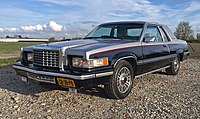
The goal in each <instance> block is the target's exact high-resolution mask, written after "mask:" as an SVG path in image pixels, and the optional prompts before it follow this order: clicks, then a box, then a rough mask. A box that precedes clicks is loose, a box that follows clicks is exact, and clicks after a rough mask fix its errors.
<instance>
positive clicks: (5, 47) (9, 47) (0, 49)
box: [0, 42, 44, 54]
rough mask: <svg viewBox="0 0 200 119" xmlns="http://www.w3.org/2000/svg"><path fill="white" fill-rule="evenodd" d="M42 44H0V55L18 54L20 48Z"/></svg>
mask: <svg viewBox="0 0 200 119" xmlns="http://www.w3.org/2000/svg"><path fill="white" fill-rule="evenodd" d="M42 43H44V42H16V43H0V54H19V53H20V49H21V47H26V46H32V45H38V44H42Z"/></svg>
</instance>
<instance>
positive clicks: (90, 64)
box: [72, 57, 108, 68]
mask: <svg viewBox="0 0 200 119" xmlns="http://www.w3.org/2000/svg"><path fill="white" fill-rule="evenodd" d="M72 66H73V67H79V68H94V67H101V66H108V58H107V57H104V58H98V59H90V60H83V58H80V57H73V58H72Z"/></svg>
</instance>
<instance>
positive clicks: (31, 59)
mask: <svg viewBox="0 0 200 119" xmlns="http://www.w3.org/2000/svg"><path fill="white" fill-rule="evenodd" d="M27 60H28V61H31V62H32V61H33V53H27Z"/></svg>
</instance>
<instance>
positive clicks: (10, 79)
mask: <svg viewBox="0 0 200 119" xmlns="http://www.w3.org/2000/svg"><path fill="white" fill-rule="evenodd" d="M0 82H1V83H0V89H6V90H8V91H11V92H14V93H20V94H23V95H32V96H36V95H35V94H37V93H40V92H45V91H49V90H50V89H48V88H45V87H43V86H41V85H39V84H34V83H26V82H23V81H21V78H20V77H19V76H17V75H16V73H15V71H14V69H13V68H12V66H4V67H1V68H0Z"/></svg>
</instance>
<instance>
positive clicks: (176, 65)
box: [166, 56, 180, 75]
mask: <svg viewBox="0 0 200 119" xmlns="http://www.w3.org/2000/svg"><path fill="white" fill-rule="evenodd" d="M179 69H180V58H179V56H176V57H175V59H174V60H173V62H172V63H171V65H170V67H169V68H167V69H166V73H167V74H169V75H176V74H178V71H179Z"/></svg>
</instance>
